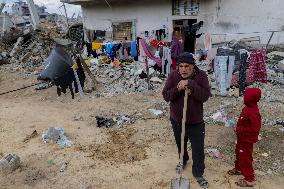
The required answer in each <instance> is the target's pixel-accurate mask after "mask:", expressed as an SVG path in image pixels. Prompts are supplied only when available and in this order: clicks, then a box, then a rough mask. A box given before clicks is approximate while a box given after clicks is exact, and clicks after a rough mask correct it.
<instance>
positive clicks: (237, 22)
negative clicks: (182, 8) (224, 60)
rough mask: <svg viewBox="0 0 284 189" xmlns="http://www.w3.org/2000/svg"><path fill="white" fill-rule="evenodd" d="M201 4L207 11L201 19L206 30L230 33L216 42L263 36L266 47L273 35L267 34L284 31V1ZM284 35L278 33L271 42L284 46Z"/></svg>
mask: <svg viewBox="0 0 284 189" xmlns="http://www.w3.org/2000/svg"><path fill="white" fill-rule="evenodd" d="M201 3H202V4H203V5H204V6H203V8H204V9H203V10H202V11H201V12H200V15H199V18H200V19H203V20H204V21H205V23H204V28H203V29H202V30H203V31H204V32H207V31H208V32H211V33H213V34H227V35H215V36H214V39H215V40H216V41H218V40H220V41H222V40H224V39H225V40H227V41H228V40H230V39H240V38H245V37H254V36H259V37H260V40H261V43H262V44H266V43H267V41H268V40H269V37H270V35H271V33H270V32H267V31H281V30H282V31H284V26H283V25H284V11H282V10H281V9H282V7H284V1H283V0H249V1H247V0H238V1H235V0H211V1H210V0H203V1H202V2H201ZM253 32H261V33H258V34H257V33H253ZM236 33H247V34H236ZM283 34H284V33H282V32H279V33H275V35H274V36H273V38H272V41H271V43H272V44H278V43H283V42H284V35H283Z"/></svg>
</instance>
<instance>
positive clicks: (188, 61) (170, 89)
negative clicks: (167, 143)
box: [163, 53, 211, 188]
mask: <svg viewBox="0 0 284 189" xmlns="http://www.w3.org/2000/svg"><path fill="white" fill-rule="evenodd" d="M177 63H178V70H176V71H173V72H171V74H170V75H169V77H168V79H167V82H166V84H165V87H164V89H163V97H164V99H165V101H167V102H170V120H171V123H172V128H173V132H174V136H175V140H176V144H177V147H178V153H179V154H180V153H181V130H182V127H181V123H182V119H183V104H184V95H185V94H188V102H187V111H186V118H185V119H186V120H185V137H184V155H183V157H182V158H183V168H185V165H186V163H187V161H188V160H189V156H188V152H187V142H188V140H189V141H190V143H191V149H192V160H193V164H192V174H193V176H194V177H195V179H196V181H197V182H198V184H199V185H200V186H201V187H202V188H208V182H207V181H206V180H205V179H204V178H203V173H204V169H205V164H204V159H205V155H204V138H205V124H204V121H203V103H204V102H206V101H207V100H208V98H209V97H210V96H211V92H210V86H209V82H208V78H207V75H206V73H205V72H204V71H202V70H200V69H199V68H198V67H197V66H196V65H195V60H194V58H193V56H192V54H191V53H182V54H180V56H179V58H178V61H177Z"/></svg>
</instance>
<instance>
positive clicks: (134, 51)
mask: <svg viewBox="0 0 284 189" xmlns="http://www.w3.org/2000/svg"><path fill="white" fill-rule="evenodd" d="M130 55H131V56H132V57H133V58H135V57H137V56H138V51H137V43H136V41H132V42H131V45H130Z"/></svg>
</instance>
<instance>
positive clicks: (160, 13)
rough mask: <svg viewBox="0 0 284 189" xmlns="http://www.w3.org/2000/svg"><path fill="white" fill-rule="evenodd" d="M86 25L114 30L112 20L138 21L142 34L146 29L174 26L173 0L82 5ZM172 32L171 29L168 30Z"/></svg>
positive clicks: (90, 27)
mask: <svg viewBox="0 0 284 189" xmlns="http://www.w3.org/2000/svg"><path fill="white" fill-rule="evenodd" d="M82 10H83V17H84V18H83V19H84V26H85V27H86V28H87V29H92V30H106V31H111V30H112V25H111V23H112V22H115V21H131V20H135V21H136V34H137V35H138V36H141V34H142V33H144V31H151V30H158V29H162V28H163V26H164V25H165V26H166V29H171V28H172V21H171V14H172V8H171V0H157V1H153V0H152V1H150V0H144V1H132V2H130V3H121V4H120V5H113V6H112V9H110V8H109V7H107V6H106V5H100V6H98V5H97V6H92V7H82ZM168 32H169V33H171V31H168Z"/></svg>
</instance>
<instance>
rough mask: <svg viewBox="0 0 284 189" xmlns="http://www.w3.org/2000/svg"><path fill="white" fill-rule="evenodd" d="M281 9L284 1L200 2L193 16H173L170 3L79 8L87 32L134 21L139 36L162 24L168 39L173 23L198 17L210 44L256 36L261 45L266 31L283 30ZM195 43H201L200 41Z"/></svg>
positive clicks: (151, 0) (278, 38)
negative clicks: (209, 39) (117, 23)
mask: <svg viewBox="0 0 284 189" xmlns="http://www.w3.org/2000/svg"><path fill="white" fill-rule="evenodd" d="M218 2H219V3H218ZM283 8H284V0H237V1H236V0H200V12H199V15H198V16H197V17H194V16H172V2H171V0H143V1H139V0H136V1H130V2H129V3H121V4H120V5H117V4H116V5H113V6H112V9H110V8H108V6H107V5H96V6H88V7H85V6H82V10H83V17H84V18H83V21H84V25H85V27H86V28H88V29H93V30H95V29H97V30H106V31H111V30H112V28H111V23H112V22H113V21H121V20H136V21H137V22H136V27H137V28H136V30H137V31H136V34H137V35H138V36H140V35H141V34H142V33H143V32H144V31H146V30H147V31H151V30H156V29H161V28H162V27H163V25H165V26H166V29H168V34H169V36H171V33H172V20H174V19H194V18H197V19H198V21H200V20H203V21H204V27H203V28H202V30H201V32H204V33H207V32H210V33H212V34H213V42H222V41H230V40H231V39H241V38H246V37H256V36H259V37H260V39H261V43H262V44H266V43H267V41H268V39H269V37H270V35H271V32H268V31H284V11H283V10H282V9H283ZM255 32H260V33H255ZM238 33H245V34H238ZM169 40H170V39H169ZM198 42H199V43H202V38H201V39H200V40H199V41H198ZM271 43H273V44H279V43H284V32H278V33H275V34H274V36H273V38H272V40H271Z"/></svg>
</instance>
